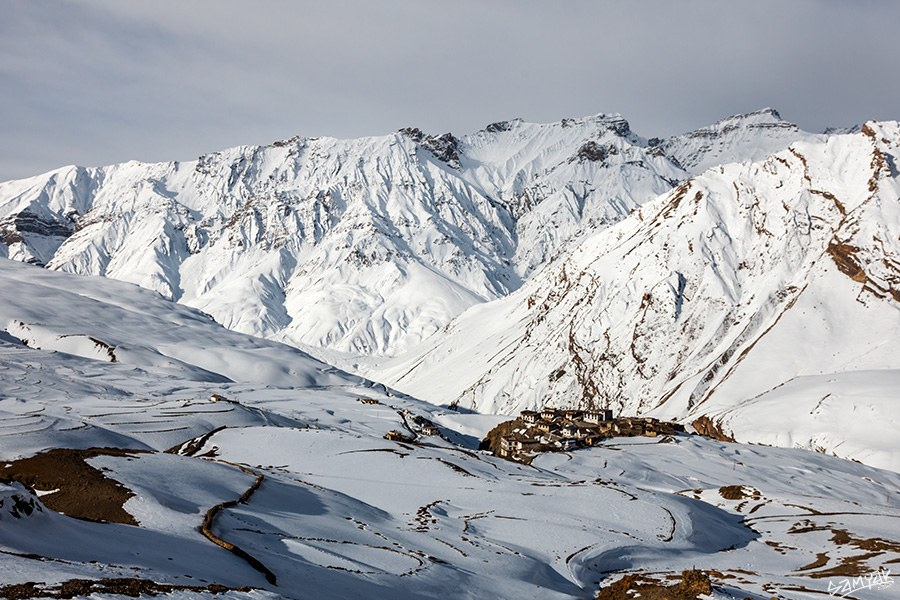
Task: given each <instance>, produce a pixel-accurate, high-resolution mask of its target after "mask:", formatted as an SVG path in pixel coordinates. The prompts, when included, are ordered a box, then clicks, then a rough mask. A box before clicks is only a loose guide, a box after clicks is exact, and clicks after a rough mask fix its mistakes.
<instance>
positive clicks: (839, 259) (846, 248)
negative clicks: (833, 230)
mask: <svg viewBox="0 0 900 600" xmlns="http://www.w3.org/2000/svg"><path fill="white" fill-rule="evenodd" d="M827 252H828V254H830V255H831V258H832V259H833V260H834V263H835V264H836V265H837V267H838V270H839V271H840V272H841V273H843V274H844V275H846V276H847V277H849V278H850V279H852V280H853V281H856V282H858V283H865V282H866V281H867V280H868V279H869V278H868V277H867V276H866V272H865V271H864V270H863V268H862V267H861V266H860V264H859V259H858V258H857V257H856V253H857V252H859V248H857V247H856V246H851V245H850V244H845V243H843V242H841V241H839V240H837V239H834V240H832V241H831V242H829V243H828V250H827Z"/></svg>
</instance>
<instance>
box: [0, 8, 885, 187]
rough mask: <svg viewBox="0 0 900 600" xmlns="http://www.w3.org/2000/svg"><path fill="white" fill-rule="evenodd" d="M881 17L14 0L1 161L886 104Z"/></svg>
mask: <svg viewBox="0 0 900 600" xmlns="http://www.w3.org/2000/svg"><path fill="white" fill-rule="evenodd" d="M897 22H900V5H898V4H897V3H894V2H888V1H880V0H868V1H860V2H853V3H846V2H838V1H836V0H818V1H816V0H795V1H792V2H775V1H772V0H755V1H753V2H749V1H747V2H730V3H722V2H719V1H715V2H714V1H708V0H692V1H685V2H678V3H674V2H667V1H661V0H659V1H651V0H636V1H634V2H627V3H623V2H588V1H581V0H570V1H568V2H565V3H554V4H550V3H544V2H537V1H532V0H515V1H513V0H508V1H507V0H477V1H476V0H457V1H456V2H432V1H427V0H381V1H379V2H369V1H365V0H332V1H329V2H312V1H309V2H304V1H300V2H298V1H294V0H290V1H289V0H259V1H257V2H250V1H238V0H194V1H192V2H181V1H174V0H158V1H155V2H152V3H131V2H120V1H117V0H81V1H78V2H75V1H74V0H67V1H50V0H31V1H30V2H22V3H14V4H11V5H9V6H7V7H6V10H5V14H4V19H3V21H2V23H0V85H2V89H3V90H4V93H3V94H2V96H0V152H2V155H0V179H8V178H11V177H21V176H26V175H29V174H33V173H37V172H40V171H43V170H47V169H50V168H52V167H55V166H58V165H61V164H67V163H73V162H74V163H79V164H88V165H96V164H104V163H111V162H118V161H122V160H127V159H130V158H138V159H141V160H168V159H188V158H193V157H195V156H197V155H198V154H200V153H202V152H208V151H213V150H218V149H222V148H224V147H228V146H233V145H238V144H244V143H247V144H250V143H266V142H269V141H272V140H275V139H281V138H286V137H290V136H292V135H295V134H302V135H334V136H338V137H354V136H360V135H374V134H382V133H387V132H390V131H392V130H395V129H397V128H399V127H402V126H407V125H414V126H418V127H421V128H423V129H425V130H427V131H431V132H435V133H439V132H444V131H454V132H457V133H465V132H469V131H473V130H476V129H478V128H480V127H482V126H483V125H484V124H486V123H488V122H491V121H496V120H500V119H507V118H512V117H517V116H520V117H523V118H525V119H528V120H532V121H555V120H558V119H561V118H563V117H575V116H584V115H588V114H593V113H597V112H620V113H622V114H623V115H624V116H625V117H626V118H628V119H629V120H630V121H632V125H633V127H634V128H635V129H636V130H637V131H639V132H640V133H642V134H643V135H646V136H648V137H649V136H657V135H667V134H673V133H677V132H680V131H685V130H689V129H692V128H695V127H698V126H702V125H705V124H709V123H711V122H712V121H715V120H717V119H719V118H721V117H724V116H727V115H729V114H734V113H738V112H745V111H749V110H755V109H757V108H761V107H763V106H774V107H775V108H778V109H779V110H780V111H781V113H782V115H783V116H785V118H788V119H792V120H795V121H797V122H798V123H799V124H800V125H801V126H802V127H804V128H806V129H809V130H821V129H823V128H824V127H825V126H827V125H832V124H834V125H850V124H853V123H856V122H860V121H863V120H865V119H868V118H873V117H874V118H881V119H890V118H898V117H900V115H897V114H895V111H896V107H897V106H898V102H897V100H898V98H900V80H898V79H897V78H896V77H893V76H892V71H893V68H894V62H895V57H896V56H897V55H898V50H900V42H898V40H897V37H896V36H895V35H894V33H893V31H892V29H893V24H895V23H897Z"/></svg>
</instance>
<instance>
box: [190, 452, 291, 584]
mask: <svg viewBox="0 0 900 600" xmlns="http://www.w3.org/2000/svg"><path fill="white" fill-rule="evenodd" d="M213 462H220V463H224V464H226V465H230V466H232V467H235V468H238V469H240V470H241V471H243V472H244V473H247V474H248V475H253V476H254V477H256V481H255V482H254V483H253V485H251V486H250V487H249V488H247V490H246V491H245V492H244V493H243V494H241V497H240V498H238V499H237V500H229V501H227V502H222V503H220V504H216V505H215V506H213V507H212V508H210V509H209V510H208V511H207V512H206V516H205V517H204V518H203V525H201V526H200V532H201V533H202V534H203V535H204V536H206V538H207V539H208V540H209V541H211V542H212V543H214V544H216V545H217V546H221V547H222V548H225V549H226V550H228V551H229V552H231V553H232V554H234V555H235V556H237V557H238V558H241V559H242V560H244V561H245V562H246V563H247V564H249V565H250V566H251V567H253V568H254V569H256V570H257V571H259V572H260V573H262V574H263V575H265V577H266V581H268V582H269V583H271V584H272V585H278V584H277V583H276V578H275V574H274V573H273V572H272V571H270V570H269V569H268V568H266V566H265V565H264V564H262V563H261V562H260V561H259V560H257V559H256V558H254V557H252V556H250V555H249V554H248V553H247V552H246V551H244V550H242V549H241V548H239V547H237V546H235V545H234V544H232V543H230V542H226V541H225V540H223V539H222V538H220V537H218V536H216V534H214V533H213V532H212V527H213V522H214V521H215V518H216V515H217V514H219V512H221V511H222V510H224V509H226V508H231V507H233V506H237V505H238V504H246V503H247V501H248V500H249V499H250V497H251V496H252V495H253V493H254V492H255V491H256V490H258V489H259V486H260V484H262V482H263V479H265V478H264V477H263V475H262V473H256V472H254V471H251V470H250V469H246V468H244V467H242V466H240V465H236V464H234V463H230V462H228V461H224V460H214V461H213Z"/></svg>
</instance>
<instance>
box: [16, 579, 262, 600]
mask: <svg viewBox="0 0 900 600" xmlns="http://www.w3.org/2000/svg"><path fill="white" fill-rule="evenodd" d="M253 589H255V588H251V587H240V588H230V587H225V586H224V585H217V584H211V585H171V584H167V583H156V582H155V581H150V580H148V579H136V578H122V579H99V580H94V579H70V580H69V581H64V582H63V583H60V584H56V585H52V586H45V585H44V584H40V583H34V582H28V583H20V584H17V585H7V586H3V587H0V598H6V599H7V600H26V599H28V598H74V597H75V596H89V595H91V594H97V593H100V594H120V595H122V596H128V597H130V598H137V597H139V596H141V595H144V594H146V595H148V596H156V595H157V594H168V593H170V592H175V591H189V592H212V593H213V594H224V593H225V592H228V591H237V592H249V591H251V590H253Z"/></svg>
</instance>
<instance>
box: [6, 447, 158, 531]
mask: <svg viewBox="0 0 900 600" xmlns="http://www.w3.org/2000/svg"><path fill="white" fill-rule="evenodd" d="M140 452H144V451H140V450H122V449H120V448H89V449H87V450H70V449H66V448H57V449H54V450H49V451H47V452H44V453H42V454H38V455H36V456H32V457H30V458H23V459H21V460H17V461H14V462H12V463H9V464H7V465H6V466H4V467H2V468H0V481H18V482H19V483H21V484H23V485H26V486H28V487H30V488H32V489H34V490H36V491H42V492H51V491H52V493H49V494H43V495H41V502H43V504H44V506H46V507H47V508H49V509H51V510H55V511H56V512H60V513H63V514H65V515H67V516H70V517H75V518H76V519H84V520H86V521H98V522H109V523H123V524H125V525H139V523H138V522H137V521H136V520H135V519H134V517H132V516H131V515H130V514H128V513H127V512H126V511H125V509H124V508H123V505H124V504H125V502H126V501H127V500H128V499H129V498H131V497H132V496H134V494H133V493H131V491H130V490H129V489H128V488H126V487H125V486H123V485H122V484H121V483H119V482H118V481H115V480H113V479H110V478H109V477H107V476H106V475H104V474H103V472H102V471H100V470H99V469H97V468H95V467H92V466H91V465H89V464H88V463H87V462H86V460H87V459H89V458H94V457H96V456H134V455H135V454H137V453H140ZM53 490H56V491H53Z"/></svg>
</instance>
